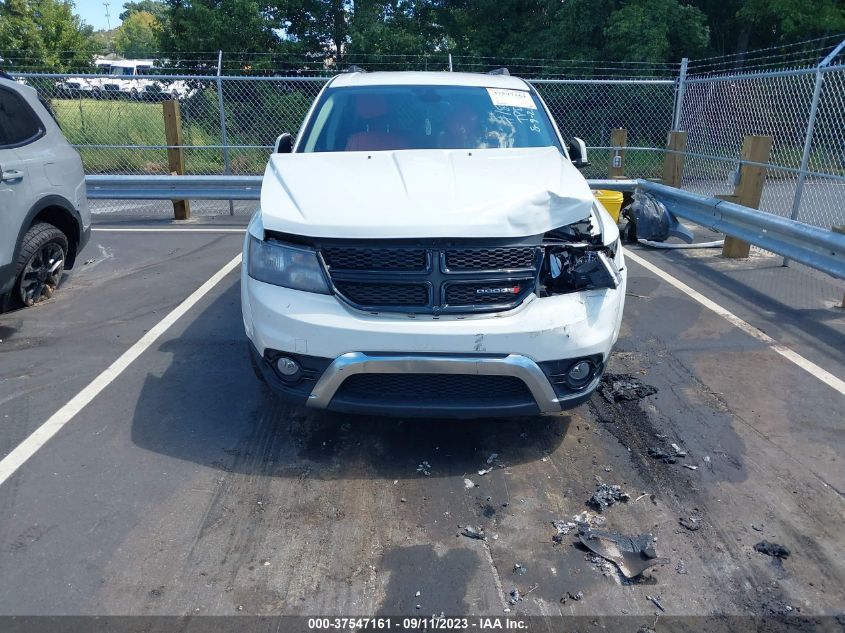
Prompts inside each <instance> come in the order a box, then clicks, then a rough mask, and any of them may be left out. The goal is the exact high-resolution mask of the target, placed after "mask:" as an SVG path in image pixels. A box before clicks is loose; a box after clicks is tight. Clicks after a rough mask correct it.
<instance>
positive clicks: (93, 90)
mask: <svg viewBox="0 0 845 633" xmlns="http://www.w3.org/2000/svg"><path fill="white" fill-rule="evenodd" d="M91 97H92V98H94V99H102V98H103V93H102V91H101V90H100V89H99V88H91Z"/></svg>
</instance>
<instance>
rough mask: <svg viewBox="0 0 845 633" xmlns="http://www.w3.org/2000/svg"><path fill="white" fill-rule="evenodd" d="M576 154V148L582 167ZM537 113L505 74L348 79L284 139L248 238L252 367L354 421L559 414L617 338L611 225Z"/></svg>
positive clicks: (245, 275)
mask: <svg viewBox="0 0 845 633" xmlns="http://www.w3.org/2000/svg"><path fill="white" fill-rule="evenodd" d="M576 154H577V155H576ZM585 154H586V152H585V151H584V148H583V143H581V142H579V141H578V140H577V139H573V144H572V145H571V146H570V148H569V150H567V148H566V147H565V145H564V143H563V142H562V139H561V135H560V133H559V131H558V129H557V127H556V125H555V123H554V120H553V119H552V117H551V116H550V115H549V112H548V109H547V108H546V105H545V104H544V103H543V101H542V99H541V98H540V96H539V95H538V94H537V93H536V91H535V90H534V89H533V88H532V87H531V86H530V85H529V84H527V83H526V82H524V81H523V80H521V79H517V78H515V77H510V76H508V75H506V74H489V75H481V74H464V73H431V72H425V73H423V72H396V73H393V72H378V73H366V72H353V73H348V74H343V75H340V76H337V77H335V78H333V79H332V80H331V81H329V82H328V83H327V84H326V86H325V87H324V89H323V90H322V92H321V93H320V95H319V96H318V97H317V99H316V101H315V103H314V104H313V105H312V107H311V109H310V111H309V113H308V115H307V117H306V120H305V122H304V124H303V127H302V129H301V131H300V134H299V136H298V138H297V139H296V141H295V142H294V141H293V139H292V138H291V136H290V135H287V134H283V135H282V136H280V137H279V139H278V140H277V143H276V151H275V152H274V153H273V155H272V156H271V158H270V161H269V163H268V165H267V169H266V172H265V174H264V180H263V186H262V190H261V204H260V208H259V210H258V211H257V212H256V214H255V215H254V217H253V218H252V220H251V222H250V224H249V229H248V233H247V236H246V239H245V242H244V258H243V269H242V285H241V303H242V308H243V319H244V325H245V327H246V334H247V337H248V338H249V340H250V347H251V350H252V357H253V363H254V365H255V367H256V369H257V370H258V372H259V374H260V375H261V376H262V377H263V378H264V380H265V381H266V382H267V383H268V384H269V385H270V387H271V388H272V389H273V390H274V391H275V392H276V393H278V394H279V395H281V396H282V397H284V398H285V399H287V400H288V401H290V402H293V403H299V404H304V405H307V406H310V407H317V408H323V409H330V410H333V411H341V412H349V413H368V414H382V415H391V416H447V417H479V416H497V415H501V416H510V415H533V414H538V413H553V412H557V411H561V410H562V409H565V408H569V407H572V406H574V405H576V404H578V403H580V402H583V401H584V400H585V399H587V398H588V397H589V396H590V394H591V393H592V391H593V390H594V389H595V388H596V386H597V385H598V383H599V380H600V379H601V375H602V372H603V370H604V366H605V362H606V361H607V358H608V355H609V354H610V350H611V348H612V346H613V344H614V343H615V341H616V339H617V336H618V335H619V327H620V321H621V319H622V308H623V304H624V298H625V282H626V271H625V265H624V261H623V257H622V249H621V247H620V244H619V231H618V229H617V227H616V224H615V223H614V222H613V220H612V218H611V217H610V216H609V215H608V214H607V212H606V211H605V210H604V208H603V207H602V206H601V204H599V203H598V202H597V201H596V199H595V198H594V197H593V195H592V192H591V191H590V189H589V187H588V185H587V182H586V181H585V180H584V178H583V177H582V176H581V174H580V172H579V171H578V170H577V169H576V166H575V165H573V162H574V163H576V164H581V163H585V162H586V156H585Z"/></svg>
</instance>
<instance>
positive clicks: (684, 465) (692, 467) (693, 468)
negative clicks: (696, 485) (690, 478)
mask: <svg viewBox="0 0 845 633" xmlns="http://www.w3.org/2000/svg"><path fill="white" fill-rule="evenodd" d="M681 466H683V467H684V468H689V469H690V470H698V466H693V465H692V464H681Z"/></svg>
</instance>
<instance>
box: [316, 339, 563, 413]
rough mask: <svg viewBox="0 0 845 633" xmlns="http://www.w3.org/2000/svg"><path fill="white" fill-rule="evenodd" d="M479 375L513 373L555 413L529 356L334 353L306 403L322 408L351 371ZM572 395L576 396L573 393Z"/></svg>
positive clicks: (550, 393)
mask: <svg viewBox="0 0 845 633" xmlns="http://www.w3.org/2000/svg"><path fill="white" fill-rule="evenodd" d="M365 373H370V374H479V375H485V376H515V377H517V378H519V379H520V380H522V382H524V383H525V385H526V386H527V387H528V390H529V391H530V392H531V395H532V396H533V398H534V400H535V401H536V403H537V406H538V407H539V409H540V412H541V413H557V412H559V411H560V410H561V407H560V404H559V403H560V401H561V400H562V399H560V398H558V396H557V394H555V390H554V389H553V388H552V385H551V383H550V382H549V379H548V378H546V375H545V374H544V373H543V370H542V369H540V366H539V365H537V363H535V362H534V361H533V360H531V359H530V358H526V357H525V356H521V355H519V354H509V355H508V356H493V357H490V356H439V355H417V354H372V355H370V354H364V353H362V352H349V353H348V354H343V355H341V356H338V357H337V358H336V359H335V360H334V362H333V363H332V364H331V365H329V367H328V369H326V371H325V372H324V373H323V375H322V376H321V377H320V380H318V381H317V384H316V385H314V389H313V390H312V391H311V395H310V396H308V402H307V404H308V406H309V407H315V408H318V409H325V408H327V407H328V406H329V404H330V403H331V401H332V398H333V397H334V394H335V392H336V391H337V390H338V388H339V387H340V385H341V383H343V381H344V380H346V378H348V377H349V376H351V375H353V374H365ZM573 397H577V394H576V395H575V396H573Z"/></svg>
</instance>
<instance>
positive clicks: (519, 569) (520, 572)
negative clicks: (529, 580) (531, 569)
mask: <svg viewBox="0 0 845 633" xmlns="http://www.w3.org/2000/svg"><path fill="white" fill-rule="evenodd" d="M527 572H528V568H527V567H526V566H525V565H523V564H522V563H516V564H515V565H514V566H513V573H515V574H516V575H517V576H524V575H525V574H526V573H527Z"/></svg>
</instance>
